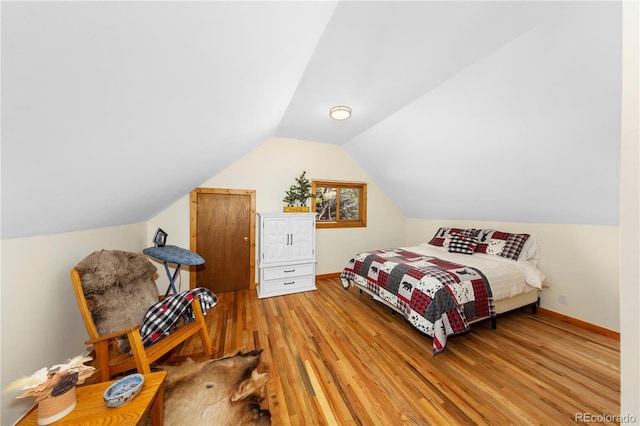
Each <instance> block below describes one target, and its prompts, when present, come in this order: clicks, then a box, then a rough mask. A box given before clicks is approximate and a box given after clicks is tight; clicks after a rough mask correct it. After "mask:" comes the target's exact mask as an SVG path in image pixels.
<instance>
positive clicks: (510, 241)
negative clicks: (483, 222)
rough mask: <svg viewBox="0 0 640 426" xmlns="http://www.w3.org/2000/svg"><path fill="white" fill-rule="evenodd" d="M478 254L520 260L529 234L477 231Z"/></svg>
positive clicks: (488, 230)
mask: <svg viewBox="0 0 640 426" xmlns="http://www.w3.org/2000/svg"><path fill="white" fill-rule="evenodd" d="M477 237H478V246H477V247H476V252H477V253H486V254H494V255H497V256H502V257H506V258H507V259H512V260H518V256H520V252H521V251H522V248H523V247H524V244H525V243H526V242H527V239H528V238H529V234H510V233H508V232H501V231H496V230H495V229H479V230H478V231H477Z"/></svg>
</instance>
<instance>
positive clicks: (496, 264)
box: [401, 243, 544, 300]
mask: <svg viewBox="0 0 640 426" xmlns="http://www.w3.org/2000/svg"><path fill="white" fill-rule="evenodd" d="M401 248H402V249H404V250H407V251H412V252H414V253H419V254H423V255H425V256H435V257H438V258H440V259H443V260H449V261H451V262H455V263H460V264H462V265H468V266H472V267H474V268H478V269H479V270H481V271H482V273H484V274H485V275H486V276H487V278H488V279H489V284H490V285H491V291H492V292H493V297H494V300H502V299H508V298H510V297H514V296H517V295H519V294H524V293H528V292H530V291H536V290H537V289H542V281H543V279H544V275H543V274H542V272H540V270H539V269H538V268H537V267H536V266H535V265H533V264H532V263H531V262H527V261H522V260H521V261H515V260H511V259H507V258H503V257H500V256H495V255H489V254H482V253H475V254H473V255H468V254H460V253H449V251H448V250H447V249H446V248H443V247H436V246H432V245H430V244H426V243H424V244H420V245H419V246H412V247H401Z"/></svg>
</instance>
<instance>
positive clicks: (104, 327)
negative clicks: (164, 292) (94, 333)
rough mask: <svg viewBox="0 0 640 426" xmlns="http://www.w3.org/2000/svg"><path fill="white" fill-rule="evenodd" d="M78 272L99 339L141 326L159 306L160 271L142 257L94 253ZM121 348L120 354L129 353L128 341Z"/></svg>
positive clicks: (140, 255)
mask: <svg viewBox="0 0 640 426" xmlns="http://www.w3.org/2000/svg"><path fill="white" fill-rule="evenodd" d="M75 268H76V269H77V270H78V272H79V273H80V277H81V281H82V290H83V292H84V295H85V298H86V299H87V302H88V304H89V310H90V311H91V316H92V317H93V321H94V323H95V324H96V327H97V329H98V333H100V335H104V334H109V333H113V332H115V331H118V330H122V329H125V328H128V327H132V326H135V325H140V324H141V323H142V320H143V319H144V315H145V313H146V312H147V310H148V309H149V308H150V307H151V305H153V304H154V303H157V302H158V296H159V294H158V287H157V286H156V283H155V281H154V275H155V273H156V271H157V269H156V267H155V266H153V264H152V263H151V262H150V261H149V259H148V258H147V257H146V256H145V255H143V254H140V253H131V252H126V251H120V250H100V251H95V252H93V253H91V254H90V255H89V256H87V257H85V258H84V259H83V260H81V261H80V262H79V263H78V264H77V265H76V267H75ZM118 346H119V350H120V352H128V351H129V349H130V348H129V342H128V341H127V339H126V337H124V338H123V339H122V340H120V341H119V343H118Z"/></svg>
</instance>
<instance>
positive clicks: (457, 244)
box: [449, 234, 478, 254]
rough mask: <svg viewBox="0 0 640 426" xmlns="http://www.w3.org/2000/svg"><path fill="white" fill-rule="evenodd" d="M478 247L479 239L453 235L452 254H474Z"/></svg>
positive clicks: (450, 244)
mask: <svg viewBox="0 0 640 426" xmlns="http://www.w3.org/2000/svg"><path fill="white" fill-rule="evenodd" d="M477 245H478V239H477V238H476V237H474V236H469V235H462V234H451V238H450V240H449V252H450V253H462V254H473V253H474V252H475V250H476V246H477Z"/></svg>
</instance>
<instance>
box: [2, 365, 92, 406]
mask: <svg viewBox="0 0 640 426" xmlns="http://www.w3.org/2000/svg"><path fill="white" fill-rule="evenodd" d="M92 359H93V358H91V357H85V356H82V355H78V356H76V357H73V358H71V359H69V360H67V363H66V364H57V365H54V366H53V367H51V368H47V367H44V368H41V369H40V370H38V371H36V372H35V373H33V374H32V375H31V376H29V377H22V378H20V379H18V380H16V381H14V382H12V383H10V384H9V386H7V387H6V388H5V390H4V392H11V391H16V390H21V391H24V393H23V394H22V395H19V396H17V397H16V398H26V397H27V396H34V397H35V398H36V402H37V401H41V400H43V399H44V398H48V397H49V396H51V392H52V390H53V389H54V388H55V386H57V385H58V383H60V381H61V380H63V379H64V380H65V381H66V382H69V381H70V380H71V381H73V383H72V385H73V386H75V385H79V384H82V383H84V381H85V379H86V378H87V377H89V376H91V375H92V374H93V373H94V372H95V370H96V369H95V368H94V367H91V366H88V365H84V363H85V362H87V361H91V360H92ZM67 385H69V383H67Z"/></svg>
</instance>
